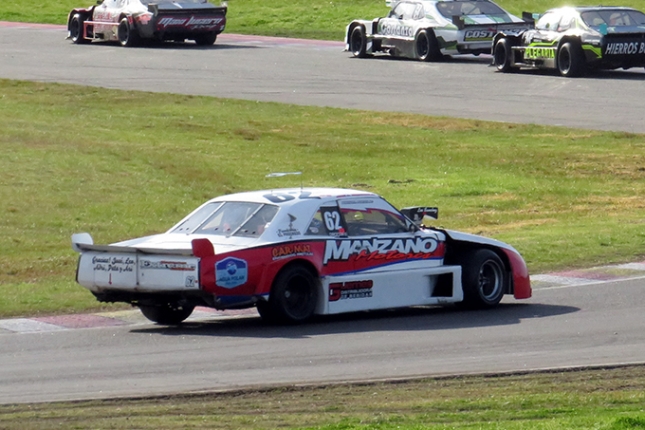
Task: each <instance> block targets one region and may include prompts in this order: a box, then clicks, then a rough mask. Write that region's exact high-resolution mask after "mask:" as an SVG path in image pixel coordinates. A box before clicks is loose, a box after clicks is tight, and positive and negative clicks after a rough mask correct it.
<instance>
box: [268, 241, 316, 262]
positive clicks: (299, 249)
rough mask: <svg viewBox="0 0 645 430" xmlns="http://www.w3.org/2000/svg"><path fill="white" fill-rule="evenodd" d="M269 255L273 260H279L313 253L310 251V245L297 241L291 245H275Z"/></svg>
mask: <svg viewBox="0 0 645 430" xmlns="http://www.w3.org/2000/svg"><path fill="white" fill-rule="evenodd" d="M271 255H272V256H273V259H274V260H281V259H283V258H289V257H296V256H303V255H306V256H311V255H314V253H313V252H312V251H311V245H310V244H308V243H297V244H292V245H281V246H276V247H275V248H273V249H272V250H271Z"/></svg>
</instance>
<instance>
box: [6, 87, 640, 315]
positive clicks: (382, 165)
mask: <svg viewBox="0 0 645 430" xmlns="http://www.w3.org/2000/svg"><path fill="white" fill-rule="evenodd" d="M0 100H2V102H1V103H0V145H1V147H2V149H3V155H4V156H3V157H1V158H0V201H2V202H3V204H2V205H1V206H0V216H1V217H2V220H3V222H2V224H0V317H7V316H19V315H33V314H39V313H45V314H51V313H64V312H80V311H88V310H96V309H102V308H101V307H99V304H98V303H97V302H95V300H94V299H93V297H92V296H91V294H90V293H89V292H87V291H86V290H84V289H83V288H81V287H80V286H77V285H75V283H74V273H75V268H76V255H75V254H74V252H73V251H72V250H71V248H70V245H69V243H70V240H69V238H70V235H71V234H72V233H75V232H80V231H87V232H90V233H91V234H92V235H93V236H94V238H95V242H96V243H111V242H115V241H119V240H124V239H127V238H133V237H138V236H142V235H146V234H151V233H156V232H162V231H165V230H166V229H168V228H169V227H170V226H172V225H173V224H174V223H175V222H177V221H178V220H179V219H180V218H181V217H183V216H184V215H185V214H186V213H188V212H189V211H191V210H192V209H193V208H195V207H196V206H197V205H199V204H200V203H202V202H203V201H205V200H206V199H209V198H211V197H213V196H217V195H220V194H222V193H228V192H235V191H242V190H253V189H261V188H277V187H282V186H299V185H301V184H304V185H311V186H340V187H355V188H359V189H368V190H372V191H375V192H377V193H380V194H382V195H384V196H385V197H386V198H387V199H388V200H390V201H391V202H392V203H393V204H395V205H396V206H398V207H401V206H405V205H437V206H439V207H440V220H439V222H438V225H440V226H444V227H447V228H454V229H457V230H464V231H469V232H473V233H478V234H484V235H487V236H492V237H495V238H498V239H501V240H503V241H506V242H509V243H511V244H512V245H514V246H515V247H516V248H517V249H518V250H519V251H520V252H521V253H522V254H523V255H524V256H525V258H526V260H527V262H528V264H529V269H530V271H531V273H534V274H535V273H540V272H545V271H550V270H555V269H561V268H570V267H588V266H593V265H597V264H601V263H602V264H605V263H615V262H625V261H634V260H642V258H643V256H644V254H645V250H644V249H643V247H642V244H643V242H644V239H645V219H643V216H642V214H643V210H644V208H645V202H644V201H643V199H642V196H643V195H645V180H644V179H645V164H643V160H645V136H643V135H636V134H628V133H608V132H600V131H588V130H584V131H582V130H570V129H565V128H557V127H543V126H535V125H512V124H503V123H489V122H483V121H472V120H461V119H449V118H433V117H427V116H421V115H407V114H392V113H375V112H366V111H353V110H343V109H332V108H317V107H301V106H289V105H283V104H277V103H256V102H248V101H237V100H222V99H216V98H210V97H195V96H184V95H170V94H151V93H143V92H134V91H129V92H126V91H117V90H107V89H99V88H83V87H77V86H71V85H56V84H42V83H29V82H17V81H6V80H3V81H0ZM294 170H300V171H303V172H304V175H303V176H301V177H294V176H291V177H283V178H274V179H267V178H265V175H266V174H267V173H270V172H274V171H294Z"/></svg>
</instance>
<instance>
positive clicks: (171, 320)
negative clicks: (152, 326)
mask: <svg viewBox="0 0 645 430" xmlns="http://www.w3.org/2000/svg"><path fill="white" fill-rule="evenodd" d="M139 309H141V313H142V314H143V316H145V317H146V318H148V319H149V320H150V321H152V322H154V323H157V324H163V325H177V324H181V322H182V321H184V320H185V319H186V318H188V317H189V316H190V314H192V313H193V310H194V309H195V306H193V305H179V304H177V303H160V304H158V305H139Z"/></svg>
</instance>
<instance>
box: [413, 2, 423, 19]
mask: <svg viewBox="0 0 645 430" xmlns="http://www.w3.org/2000/svg"><path fill="white" fill-rule="evenodd" d="M425 16H426V14H425V10H424V9H423V5H422V4H420V3H418V4H417V5H416V8H415V9H414V14H413V15H412V19H423V18H425Z"/></svg>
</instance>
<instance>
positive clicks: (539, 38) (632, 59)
mask: <svg viewBox="0 0 645 430" xmlns="http://www.w3.org/2000/svg"><path fill="white" fill-rule="evenodd" d="M492 54H493V63H494V65H495V66H496V67H497V70H499V71H500V72H514V71H517V70H519V69H520V68H532V69H556V70H557V71H558V72H560V74H561V75H562V76H567V77H574V76H581V75H583V74H584V73H585V72H587V71H591V70H598V69H618V68H623V69H628V68H631V67H645V14H644V13H643V12H640V11H638V10H635V9H631V8H626V7H609V6H597V7H562V8H557V9H551V10H549V11H547V12H546V13H544V14H543V15H541V16H540V17H539V19H538V21H537V22H536V23H535V28H534V29H531V30H526V31H524V32H522V33H520V34H505V33H504V32H500V33H498V34H497V35H496V36H495V38H494V39H493V52H492Z"/></svg>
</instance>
